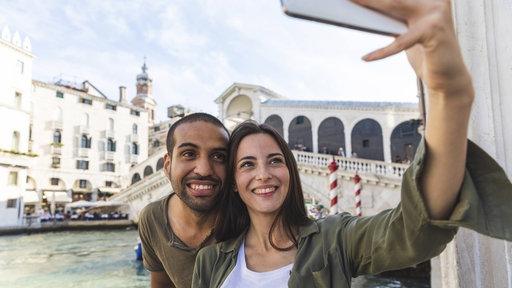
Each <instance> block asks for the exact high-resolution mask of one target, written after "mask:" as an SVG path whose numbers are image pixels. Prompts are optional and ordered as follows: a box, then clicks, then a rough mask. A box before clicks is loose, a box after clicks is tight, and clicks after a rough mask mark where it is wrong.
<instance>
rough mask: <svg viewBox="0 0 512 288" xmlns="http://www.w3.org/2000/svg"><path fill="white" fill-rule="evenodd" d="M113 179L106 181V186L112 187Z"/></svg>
mask: <svg viewBox="0 0 512 288" xmlns="http://www.w3.org/2000/svg"><path fill="white" fill-rule="evenodd" d="M112 183H113V182H112V181H105V187H112Z"/></svg>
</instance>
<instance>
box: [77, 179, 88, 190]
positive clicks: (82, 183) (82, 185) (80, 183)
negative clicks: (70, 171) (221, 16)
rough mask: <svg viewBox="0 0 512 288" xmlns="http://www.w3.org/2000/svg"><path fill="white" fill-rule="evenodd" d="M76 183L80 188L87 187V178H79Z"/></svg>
mask: <svg viewBox="0 0 512 288" xmlns="http://www.w3.org/2000/svg"><path fill="white" fill-rule="evenodd" d="M78 185H79V187H80V188H82V189H85V188H87V180H85V179H80V181H79V182H78Z"/></svg>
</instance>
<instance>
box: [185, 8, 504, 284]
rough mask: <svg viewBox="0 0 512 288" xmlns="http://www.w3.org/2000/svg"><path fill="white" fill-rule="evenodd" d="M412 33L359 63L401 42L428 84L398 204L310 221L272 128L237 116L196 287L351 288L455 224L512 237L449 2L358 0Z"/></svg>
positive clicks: (500, 177)
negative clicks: (477, 138)
mask: <svg viewBox="0 0 512 288" xmlns="http://www.w3.org/2000/svg"><path fill="white" fill-rule="evenodd" d="M355 2H358V3H361V4H364V5H367V6H369V7H370V8H373V9H376V10H380V11H383V12H384V13H387V14H390V15H394V16H395V17H397V18H399V19H403V20H404V21H405V22H407V24H408V26H409V30H408V31H407V32H406V33H405V34H403V35H401V36H398V37H397V38H396V39H395V41H394V42H393V43H392V44H391V45H389V46H387V47H385V48H383V49H379V50H377V51H375V52H373V53H370V54H369V55H367V56H365V57H364V59H365V60H368V61H371V60H377V59H382V58H385V57H387V56H390V55H393V54H396V53H398V52H400V51H403V50H407V53H408V56H409V60H410V62H411V64H412V66H413V68H414V70H415V71H416V73H417V75H418V76H419V77H420V78H421V79H422V80H423V81H424V82H425V84H426V87H427V89H428V93H427V95H428V97H429V99H428V100H429V101H428V104H429V105H428V113H427V117H428V119H427V121H426V124H427V125H426V131H425V136H424V139H423V140H422V142H421V143H420V147H418V150H417V154H416V158H415V160H414V161H413V163H412V164H411V166H410V168H409V169H408V170H407V172H406V173H405V175H404V178H403V181H402V186H401V189H402V192H401V203H400V204H399V205H398V206H397V207H396V208H394V209H390V210H386V211H383V212H381V213H379V214H377V215H374V216H365V217H355V216H352V215H349V214H347V213H342V214H337V215H332V216H328V217H326V218H323V219H321V220H312V219H310V218H309V217H308V215H307V212H306V210H305V205H304V196H303V194H302V188H301V184H300V179H299V173H298V169H297V165H296V163H295V160H294V157H293V154H292V152H291V151H290V148H289V147H288V145H287V143H286V142H285V141H284V140H283V138H282V137H281V136H280V134H279V133H278V132H276V131H275V130H274V129H273V128H271V127H270V126H267V125H265V124H258V123H254V122H244V123H242V124H240V125H239V126H237V127H236V128H235V129H234V131H233V132H232V135H231V140H230V148H229V159H228V170H227V173H228V174H227V175H234V178H232V177H227V179H226V187H230V188H232V191H228V192H226V193H223V194H222V196H221V200H220V202H219V205H220V210H219V216H218V218H217V221H216V226H215V237H216V238H217V239H218V240H219V241H222V242H220V243H218V244H216V245H213V246H208V247H205V248H203V249H202V250H201V251H200V252H199V253H198V256H197V259H196V264H195V268H194V275H193V282H192V287H194V288H197V287H265V288H266V287H350V286H351V281H352V278H353V277H356V276H359V275H363V274H376V273H379V272H383V271H386V270H395V269H400V268H405V267H409V266H411V265H414V264H417V263H420V262H423V261H426V260H428V259H430V258H431V257H434V256H436V255H438V254H439V253H441V252H442V251H443V249H444V248H445V247H446V244H447V243H448V242H450V241H451V239H452V238H453V237H454V235H455V234H456V233H457V229H458V227H460V226H463V227H468V228H471V229H474V230H475V231H478V232H480V233H484V234H486V235H489V236H492V237H496V238H501V239H507V240H512V222H511V221H512V220H511V219H512V209H510V205H511V204H512V184H511V183H510V180H509V179H508V178H507V176H506V174H505V173H504V171H503V169H502V168H501V167H500V166H499V165H498V164H497V163H496V162H495V161H494V160H493V159H492V158H491V157H490V156H489V155H487V154H486V153H485V152H484V151H483V150H481V149H480V148H479V147H477V146H476V145H475V144H473V143H471V142H470V141H468V140H467V131H468V125H469V116H470V112H471V105H472V103H473V99H474V90H473V85H472V80H471V76H470V74H469V72H468V70H467V69H466V66H465V65H464V61H463V59H462V55H461V52H460V49H459V45H458V42H457V39H456V35H455V31H454V27H453V20H452V11H451V3H450V1H449V0H436V1H433V0H404V1H387V0H357V1H355Z"/></svg>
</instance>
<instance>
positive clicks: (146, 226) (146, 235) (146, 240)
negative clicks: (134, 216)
mask: <svg viewBox="0 0 512 288" xmlns="http://www.w3.org/2000/svg"><path fill="white" fill-rule="evenodd" d="M150 205H151V204H149V205H148V206H146V207H144V209H142V211H141V213H140V216H139V224H138V227H139V236H140V241H141V244H142V261H143V263H144V267H145V268H146V269H147V270H148V271H151V272H159V271H164V270H165V269H164V267H163V265H162V262H161V261H160V260H159V258H158V256H157V255H156V253H155V250H154V247H155V246H154V245H157V243H154V241H153V239H156V238H155V237H156V231H154V229H152V226H151V225H152V224H151V223H152V221H150V218H151V215H152V214H151V206H150ZM153 225H154V224H153Z"/></svg>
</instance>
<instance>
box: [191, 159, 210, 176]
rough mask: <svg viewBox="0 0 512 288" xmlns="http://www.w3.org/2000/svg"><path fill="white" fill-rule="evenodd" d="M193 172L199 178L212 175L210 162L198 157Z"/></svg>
mask: <svg viewBox="0 0 512 288" xmlns="http://www.w3.org/2000/svg"><path fill="white" fill-rule="evenodd" d="M194 172H195V173H196V174H197V175H201V176H210V175H212V174H213V168H212V162H211V161H210V159H209V158H208V157H199V159H198V160H197V163H196V167H195V169H194Z"/></svg>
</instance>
